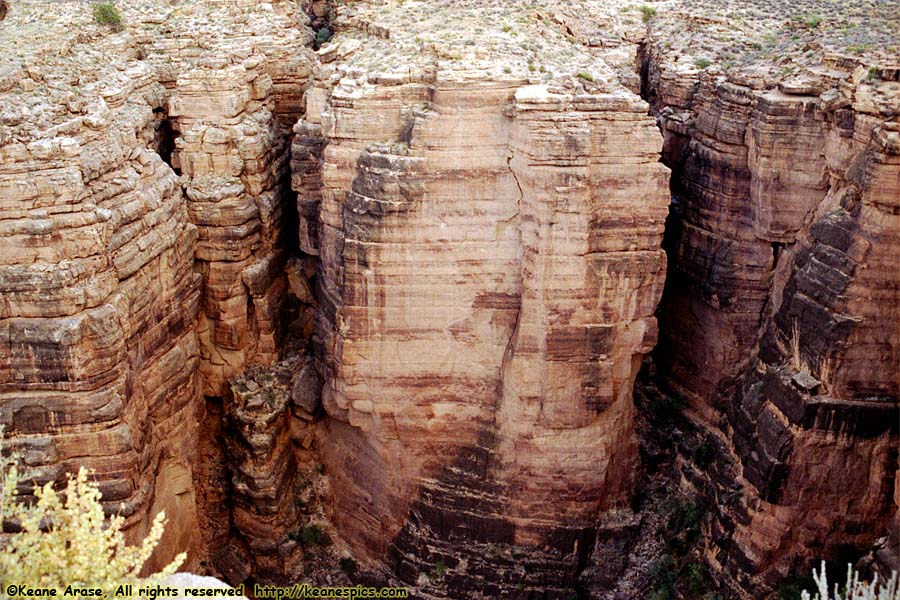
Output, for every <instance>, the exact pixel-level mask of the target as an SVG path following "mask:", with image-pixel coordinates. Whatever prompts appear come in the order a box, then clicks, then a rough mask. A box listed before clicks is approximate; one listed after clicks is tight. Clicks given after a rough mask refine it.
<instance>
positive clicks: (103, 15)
mask: <svg viewBox="0 0 900 600" xmlns="http://www.w3.org/2000/svg"><path fill="white" fill-rule="evenodd" d="M92 8H93V12H94V20H95V21H97V22H98V23H100V24H101V25H109V26H110V27H111V28H112V29H115V30H116V31H119V30H121V29H122V13H120V12H119V9H118V8H116V5H115V4H113V3H112V2H95V3H94V4H93V6H92Z"/></svg>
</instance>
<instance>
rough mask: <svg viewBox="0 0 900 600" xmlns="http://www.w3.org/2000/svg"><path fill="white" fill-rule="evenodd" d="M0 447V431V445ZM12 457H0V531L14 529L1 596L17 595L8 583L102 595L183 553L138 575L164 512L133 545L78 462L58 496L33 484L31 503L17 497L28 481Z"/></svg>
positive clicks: (0, 561)
mask: <svg viewBox="0 0 900 600" xmlns="http://www.w3.org/2000/svg"><path fill="white" fill-rule="evenodd" d="M2 446H3V432H2V430H0V450H2ZM0 455H2V452H0ZM17 462H18V458H17V457H16V456H15V455H11V454H8V455H6V456H5V457H3V456H0V521H2V522H3V524H4V527H3V529H4V530H6V531H12V532H13V533H12V534H11V535H9V536H8V538H7V539H6V541H5V542H4V544H3V547H2V549H3V552H2V553H0V586H2V587H0V589H2V592H0V597H3V598H7V597H17V596H15V595H12V596H11V595H10V594H8V592H7V586H9V585H11V584H25V585H28V586H29V587H32V588H47V589H56V590H57V595H62V593H63V592H64V590H65V588H66V586H68V585H72V586H76V587H100V588H102V589H104V590H106V591H108V592H109V593H112V591H113V590H114V589H115V588H116V587H117V586H119V585H122V584H128V583H132V584H138V585H145V584H150V585H155V584H156V583H157V582H158V581H159V580H160V579H161V578H162V577H165V576H167V575H170V574H172V573H174V572H175V571H176V570H177V569H178V567H179V566H181V563H182V562H184V559H185V555H184V553H182V554H179V555H178V556H177V557H176V558H175V560H174V561H172V563H170V564H169V565H168V566H166V567H165V568H164V569H163V570H162V571H160V572H159V573H157V574H155V575H153V576H151V577H149V578H142V577H141V576H140V573H141V570H142V569H143V567H144V563H146V562H147V560H148V559H149V558H150V555H151V554H152V553H153V550H154V548H155V547H156V545H157V544H158V543H159V540H160V538H161V537H162V534H163V529H164V527H165V514H164V513H162V512H160V513H159V514H157V515H156V518H155V519H154V520H153V524H152V526H151V528H150V533H149V534H148V535H147V537H146V538H145V539H144V541H143V543H142V544H141V545H140V546H127V545H126V544H125V536H124V534H123V532H122V525H123V524H124V519H123V518H122V517H121V516H113V517H112V518H110V519H109V520H108V521H107V519H106V518H105V516H104V512H103V505H102V504H100V498H101V493H100V490H99V489H98V487H97V484H96V483H94V482H91V481H89V480H88V474H87V471H86V470H85V469H84V468H81V469H79V471H78V475H76V476H74V477H70V478H69V482H68V485H67V487H66V492H65V499H62V498H60V496H59V495H58V494H57V493H56V491H55V490H54V489H53V488H52V487H51V485H50V484H49V483H48V484H46V485H44V486H43V487H39V486H37V485H35V486H34V489H33V492H34V501H33V502H30V503H26V502H17V501H16V490H17V488H21V487H23V486H27V484H26V483H25V481H24V480H23V479H22V477H21V474H20V473H19V469H18V466H17Z"/></svg>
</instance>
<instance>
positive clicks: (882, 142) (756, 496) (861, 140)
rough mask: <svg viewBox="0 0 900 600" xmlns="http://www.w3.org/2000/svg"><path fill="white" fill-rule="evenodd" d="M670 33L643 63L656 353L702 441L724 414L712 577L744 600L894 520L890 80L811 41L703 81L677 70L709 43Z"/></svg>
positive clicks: (695, 71) (898, 224)
mask: <svg viewBox="0 0 900 600" xmlns="http://www.w3.org/2000/svg"><path fill="white" fill-rule="evenodd" d="M672 19H673V20H674V21H676V22H677V20H678V18H677V17H674V16H673V17H672ZM688 30H689V31H690V30H691V27H690V25H688ZM774 30H775V31H778V29H777V28H776V29H774ZM675 31H682V30H681V29H672V30H669V31H668V32H666V30H665V29H663V32H662V33H660V34H659V36H660V37H659V41H657V42H654V43H651V44H650V45H648V46H647V47H645V49H644V51H643V60H644V66H643V72H644V76H645V81H644V86H643V91H644V94H645V95H646V96H647V97H648V99H649V100H650V101H651V103H653V104H654V107H655V110H656V112H657V113H658V114H659V116H660V125H661V129H662V131H663V133H664V136H665V138H666V143H665V150H664V159H665V161H666V163H667V164H668V165H669V166H670V167H672V169H673V190H674V192H675V196H674V199H675V204H674V206H673V216H672V221H671V228H670V230H669V231H668V232H667V235H669V240H668V242H667V244H668V247H667V249H668V251H669V254H670V270H669V275H668V279H667V284H666V292H665V295H664V299H663V302H662V304H661V311H660V345H659V347H658V348H657V351H656V352H655V354H654V356H655V358H656V361H657V364H658V365H659V366H660V367H661V368H662V370H663V373H664V377H665V379H666V381H667V382H668V385H669V386H671V387H672V388H674V389H676V390H677V391H679V392H680V393H682V394H684V395H685V396H686V397H687V398H689V400H690V403H691V406H692V409H693V411H694V413H695V414H696V415H697V416H698V417H699V418H700V419H701V421H704V422H705V423H706V424H707V426H708V427H710V428H714V429H720V428H721V427H722V424H721V421H720V420H719V418H718V415H721V414H724V415H725V416H726V417H727V429H726V433H727V434H728V436H729V438H730V440H731V443H732V444H733V452H734V455H735V457H736V458H737V460H738V461H739V464H740V466H741V472H742V475H741V480H742V482H743V483H744V489H745V497H744V499H743V500H742V502H740V503H739V505H738V506H737V507H736V508H723V509H722V511H721V512H722V514H721V519H722V525H721V527H722V530H723V531H728V530H729V529H731V528H733V529H734V534H733V535H731V536H727V537H726V538H725V539H723V541H721V542H720V543H718V544H716V545H715V547H714V548H713V549H712V552H713V563H714V564H716V565H718V566H719V567H720V568H722V569H724V570H725V571H727V572H729V573H731V574H733V575H735V576H737V578H738V579H739V580H740V583H741V587H743V589H745V590H753V589H757V588H759V587H760V586H764V585H774V584H775V583H776V582H777V581H778V580H780V579H782V578H784V577H786V576H787V575H788V574H790V573H794V572H796V571H797V570H799V569H804V568H806V565H807V564H808V563H809V562H811V561H812V560H814V559H817V558H827V557H831V556H834V555H835V553H836V552H837V551H838V549H839V548H840V547H842V546H850V547H855V548H860V549H861V548H867V547H869V546H870V545H871V544H872V543H873V542H874V541H875V538H877V537H878V536H880V535H884V533H885V532H886V531H887V528H888V524H889V523H890V521H891V520H892V519H895V518H896V516H895V515H896V514H897V502H896V498H895V489H894V482H895V480H896V476H897V468H898V463H897V445H898V438H897V429H898V399H900V382H898V379H897V374H896V365H897V364H898V361H900V354H898V353H900V345H898V341H900V339H898V330H897V323H898V322H900V313H898V308H897V307H898V303H897V298H898V287H897V281H898V275H900V270H898V269H900V267H898V263H897V261H896V256H897V255H898V236H900V218H898V214H900V213H898V199H900V179H898V174H900V152H898V150H900V124H898V121H897V118H898V115H900V102H898V96H897V94H896V86H897V83H896V81H897V73H898V70H897V69H896V68H892V67H890V66H887V67H881V68H879V67H878V66H873V67H871V68H867V67H866V64H867V62H866V61H865V60H864V59H860V58H856V57H853V56H852V55H847V54H841V53H839V52H837V51H835V50H834V48H835V46H837V47H839V45H838V44H839V40H838V41H836V40H833V39H829V36H830V35H831V34H825V35H824V36H823V39H822V41H824V42H825V43H826V44H829V43H831V44H834V46H832V50H830V51H829V50H826V49H823V48H822V45H821V43H820V44H819V45H816V44H815V43H808V45H807V46H806V50H807V51H806V53H805V54H802V55H800V54H799V53H798V54H797V55H796V56H797V58H795V59H794V60H792V61H790V62H789V63H788V64H789V65H790V66H789V67H785V68H782V69H780V70H777V68H776V66H774V65H771V64H766V61H765V60H764V59H763V58H762V57H761V56H759V55H754V54H753V53H752V51H751V53H750V54H749V55H748V57H747V58H745V59H744V62H745V64H742V65H740V66H732V67H728V66H725V67H715V66H714V67H709V68H708V69H706V70H705V71H703V70H702V66H703V65H702V64H701V63H700V62H699V61H698V63H697V64H700V65H701V66H700V67H698V66H696V65H694V64H690V63H687V61H686V59H685V58H679V54H680V52H683V51H685V49H686V48H691V46H686V45H685V44H690V43H695V44H696V46H694V48H696V47H702V44H700V43H697V39H707V38H704V36H709V35H710V33H711V32H708V31H704V32H703V33H696V34H694V38H695V39H693V40H688V41H685V40H683V39H680V40H679V39H678V37H672V36H671V34H673V33H674V32H675ZM695 31H696V30H695ZM873 33H874V34H875V35H877V32H873ZM667 35H668V36H670V37H667ZM773 37H774V36H773ZM798 37H800V36H798V35H797V34H796V33H794V34H793V36H792V38H791V40H795V39H796V38H798ZM663 39H666V40H669V41H668V42H665V43H663V42H662V40H663ZM671 40H678V41H677V42H676V47H675V48H672V47H671V46H672V43H671ZM751 40H752V37H751V38H750V39H748V40H743V41H744V42H746V43H747V45H748V46H751V47H758V46H760V44H758V43H755V42H754V43H753V44H752V45H751V43H750V41H751ZM767 43H769V42H767ZM793 43H795V42H793V41H787V42H784V43H783V44H793ZM800 43H803V42H802V41H801V42H800ZM844 43H846V42H844ZM738 45H739V42H738ZM716 51H717V50H709V49H708V47H707V53H706V56H708V57H712V56H715V52H716ZM718 51H724V49H723V48H719V49H718ZM695 56H696V54H695ZM687 60H690V58H688V59H687ZM870 60H872V61H873V62H874V61H879V57H878V56H877V55H876V56H874V57H871V58H870ZM882 60H883V59H882ZM887 60H888V62H887V64H888V65H890V62H889V61H890V59H887ZM893 60H894V61H896V57H894V59H893ZM708 63H709V61H708V60H707V64H708ZM875 64H876V65H878V64H879V63H878V62H875ZM880 64H885V63H880ZM701 71H702V72H701ZM889 257H892V258H889Z"/></svg>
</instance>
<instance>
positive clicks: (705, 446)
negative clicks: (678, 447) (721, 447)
mask: <svg viewBox="0 0 900 600" xmlns="http://www.w3.org/2000/svg"><path fill="white" fill-rule="evenodd" d="M714 459H715V449H714V448H713V447H712V444H709V443H707V442H703V443H702V444H700V445H699V446H697V449H696V450H694V462H695V463H697V466H698V467H700V468H701V469H704V470H706V469H707V468H708V467H709V466H710V465H711V464H712V463H713V460H714Z"/></svg>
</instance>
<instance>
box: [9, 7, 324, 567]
mask: <svg viewBox="0 0 900 600" xmlns="http://www.w3.org/2000/svg"><path fill="white" fill-rule="evenodd" d="M206 8H210V7H206ZM220 8H221V9H220V10H217V11H216V13H215V14H211V13H210V12H209V11H208V10H202V9H200V8H198V9H197V10H196V11H194V10H193V9H192V11H190V12H187V11H184V9H181V8H177V7H173V6H170V5H168V4H166V5H163V4H162V3H155V2H147V3H141V4H135V5H133V6H128V7H122V11H123V31H121V32H115V33H114V32H111V31H110V30H109V29H108V28H107V27H104V26H103V25H98V24H95V23H90V21H91V14H90V6H89V5H84V4H83V3H78V2H40V1H35V2H28V3H21V4H19V5H17V6H16V8H15V10H13V11H12V12H11V14H10V15H8V18H6V19H5V20H4V21H3V28H2V30H0V48H2V50H0V54H2V59H0V93H2V94H3V95H4V101H3V108H2V112H0V157H2V165H0V203H2V205H0V210H2V214H0V223H2V233H0V237H2V240H3V242H2V244H3V250H2V252H0V290H2V301H0V329H2V332H3V335H2V339H3V341H2V343H0V364H2V369H0V423H2V424H4V425H5V426H6V431H7V434H8V435H10V436H12V438H13V440H14V445H15V447H17V448H18V449H20V450H21V451H22V453H23V455H24V458H25V463H26V465H27V466H28V467H29V471H28V474H29V476H30V477H34V478H35V480H36V481H38V482H39V483H43V482H46V481H62V480H64V479H65V474H66V473H67V472H72V471H75V470H77V467H78V466H81V465H84V466H86V467H88V468H90V469H92V470H93V472H94V476H95V477H96V479H97V480H98V482H99V483H100V488H101V490H102V492H103V498H104V501H105V502H106V503H107V504H108V506H109V508H110V510H117V511H119V512H121V514H123V515H125V516H126V517H127V519H128V526H129V535H131V536H133V537H135V538H139V537H143V535H144V534H145V533H146V527H147V526H148V525H149V518H148V517H149V516H152V515H153V514H155V513H156V512H159V511H160V510H163V509H164V510H166V512H167V514H168V516H169V527H168V529H167V537H166V538H165V539H164V541H163V550H162V551H161V552H160V553H159V554H160V556H159V557H158V558H159V560H160V561H161V562H167V561H165V556H164V555H166V554H173V553H174V552H175V551H176V549H177V550H184V549H189V550H191V556H190V561H191V562H190V564H192V565H194V566H196V565H197V561H198V560H199V559H200V558H202V555H203V554H205V552H206V550H205V548H203V547H202V545H203V544H202V543H201V541H200V538H199V536H196V535H192V532H193V531H196V529H197V522H198V517H197V510H198V509H197V499H196V489H195V482H194V474H193V470H194V466H195V465H194V462H195V459H196V453H197V447H196V443H197V438H198V430H197V423H198V416H199V414H200V413H201V412H202V411H201V410H200V407H201V404H200V401H201V399H202V394H203V393H204V391H205V392H206V393H207V394H215V393H219V392H220V390H221V389H223V386H224V378H225V377H227V376H231V375H235V374H237V373H239V372H240V370H241V369H242V368H243V365H245V364H249V363H251V362H257V363H267V362H271V361H273V360H275V359H276V358H277V356H278V353H279V350H280V348H279V347H278V335H279V328H281V329H283V327H282V325H281V322H282V321H283V319H282V315H281V314H280V311H281V309H282V307H283V305H284V303H285V298H286V297H287V296H288V295H287V294H286V293H285V290H286V289H287V288H288V283H287V277H286V275H285V274H284V273H283V271H282V269H283V266H284V264H285V262H286V260H287V257H286V256H285V252H284V246H285V245H286V243H287V242H286V241H285V240H286V238H285V236H284V235H283V234H282V231H283V230H285V229H286V227H285V226H283V224H282V221H283V220H284V219H285V218H286V217H285V215H286V214H287V215H289V214H291V210H292V208H293V206H292V203H287V204H286V195H287V194H289V189H288V187H287V181H288V177H287V141H286V140H287V134H288V130H289V127H290V124H291V122H292V120H293V119H296V116H297V110H298V108H297V106H298V104H299V98H300V95H301V89H300V87H301V85H302V82H303V79H304V78H305V76H306V75H308V73H309V64H310V60H309V54H307V50H306V49H305V47H304V46H305V44H306V43H307V41H308V40H309V37H310V34H309V32H308V30H306V29H305V28H304V27H303V25H302V23H301V24H298V23H297V22H296V21H295V20H294V19H295V18H296V17H297V16H299V15H295V14H292V13H291V12H290V11H286V10H282V11H281V13H280V14H279V13H275V12H274V11H273V10H272V9H271V7H270V9H269V10H268V11H266V10H264V8H260V7H257V5H256V3H253V2H247V3H243V4H242V5H239V4H238V3H235V4H234V6H231V7H220ZM283 8H287V7H283ZM248 9H252V10H248ZM204 13H205V14H204ZM163 23H165V26H163ZM298 25H299V26H298ZM23 40H25V41H24V43H23ZM267 57H271V58H273V60H272V61H271V62H269V61H267ZM173 92H174V95H173ZM176 114H177V115H178V116H177V118H175V115H176ZM173 167H174V170H173ZM180 175H183V176H182V177H179V176H180ZM285 204H286V206H287V207H288V209H289V210H288V211H287V213H285V212H284V210H283V207H284V206H285ZM198 334H199V335H198ZM223 355H225V358H223ZM226 364H227V365H228V366H225V365H226ZM24 491H25V490H23V492H24ZM201 509H202V507H201Z"/></svg>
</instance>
